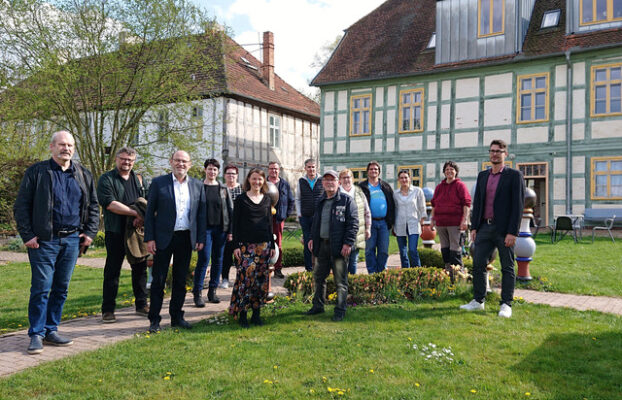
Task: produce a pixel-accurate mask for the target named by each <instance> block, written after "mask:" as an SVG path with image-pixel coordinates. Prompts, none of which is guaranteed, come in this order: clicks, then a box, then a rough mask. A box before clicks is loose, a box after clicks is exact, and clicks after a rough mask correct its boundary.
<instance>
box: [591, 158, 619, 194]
mask: <svg viewBox="0 0 622 400" xmlns="http://www.w3.org/2000/svg"><path fill="white" fill-rule="evenodd" d="M592 199H594V200H621V199H622V157H594V158H592Z"/></svg>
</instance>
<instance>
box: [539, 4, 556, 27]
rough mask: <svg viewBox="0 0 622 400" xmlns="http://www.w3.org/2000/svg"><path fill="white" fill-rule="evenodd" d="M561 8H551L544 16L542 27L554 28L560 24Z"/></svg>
mask: <svg viewBox="0 0 622 400" xmlns="http://www.w3.org/2000/svg"><path fill="white" fill-rule="evenodd" d="M560 14H561V10H559V9H558V10H549V11H547V12H545V13H544V15H543V16H542V25H541V26H540V28H543V29H544V28H552V27H554V26H557V25H558V24H559V15H560Z"/></svg>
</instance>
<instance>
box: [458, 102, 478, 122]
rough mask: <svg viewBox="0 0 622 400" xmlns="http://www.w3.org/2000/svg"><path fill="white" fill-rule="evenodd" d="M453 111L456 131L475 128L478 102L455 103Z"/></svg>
mask: <svg viewBox="0 0 622 400" xmlns="http://www.w3.org/2000/svg"><path fill="white" fill-rule="evenodd" d="M455 110H456V112H455V116H456V120H455V121H454V127H455V128H456V129H462V128H477V126H478V124H479V102H477V101H470V102H467V103H456V105H455Z"/></svg>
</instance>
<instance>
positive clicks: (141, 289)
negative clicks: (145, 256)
mask: <svg viewBox="0 0 622 400" xmlns="http://www.w3.org/2000/svg"><path fill="white" fill-rule="evenodd" d="M105 241H106V264H105V265H104V285H103V286H104V287H103V300H102V313H105V312H114V309H115V307H116V299H117V293H118V291H119V275H120V274H121V265H122V264H123V258H124V257H125V233H124V232H121V233H117V232H106V239H105ZM131 267H132V289H133V291H134V298H135V299H136V304H135V305H136V309H137V310H139V309H141V308H144V307H145V306H146V305H147V261H146V260H145V261H142V262H139V263H137V264H132V265H131Z"/></svg>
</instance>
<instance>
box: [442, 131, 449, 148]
mask: <svg viewBox="0 0 622 400" xmlns="http://www.w3.org/2000/svg"><path fill="white" fill-rule="evenodd" d="M448 148H449V134H447V133H443V134H442V135H441V149H448Z"/></svg>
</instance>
